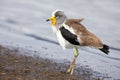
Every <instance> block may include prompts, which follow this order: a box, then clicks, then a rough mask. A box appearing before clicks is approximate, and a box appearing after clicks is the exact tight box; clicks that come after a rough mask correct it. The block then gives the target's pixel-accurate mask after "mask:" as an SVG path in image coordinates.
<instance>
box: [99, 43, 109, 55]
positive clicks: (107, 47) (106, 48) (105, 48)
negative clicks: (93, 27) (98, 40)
mask: <svg viewBox="0 0 120 80" xmlns="http://www.w3.org/2000/svg"><path fill="white" fill-rule="evenodd" d="M99 50H101V51H102V52H104V53H105V54H108V53H109V46H107V45H105V44H103V48H102V49H99Z"/></svg>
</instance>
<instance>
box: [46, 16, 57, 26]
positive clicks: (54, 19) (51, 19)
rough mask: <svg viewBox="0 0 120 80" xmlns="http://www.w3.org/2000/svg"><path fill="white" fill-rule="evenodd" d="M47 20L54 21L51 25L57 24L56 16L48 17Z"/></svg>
mask: <svg viewBox="0 0 120 80" xmlns="http://www.w3.org/2000/svg"><path fill="white" fill-rule="evenodd" d="M46 21H52V22H51V25H52V26H55V25H56V17H54V16H53V17H50V18H48V19H47V20H46Z"/></svg>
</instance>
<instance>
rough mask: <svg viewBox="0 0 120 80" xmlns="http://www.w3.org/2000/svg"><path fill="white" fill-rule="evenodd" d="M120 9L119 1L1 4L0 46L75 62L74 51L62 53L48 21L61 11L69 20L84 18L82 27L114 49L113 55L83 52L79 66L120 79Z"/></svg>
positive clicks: (23, 0) (24, 0)
mask: <svg viewBox="0 0 120 80" xmlns="http://www.w3.org/2000/svg"><path fill="white" fill-rule="evenodd" d="M119 8H120V1H119V0H100V1H98V0H75V1H70V0H60V1H56V0H51V1H50V0H19V1H18V0H0V44H3V45H11V46H17V47H22V48H27V49H30V50H33V51H34V50H36V51H38V54H35V55H39V56H42V57H46V58H53V59H58V60H63V59H67V60H72V58H73V52H72V50H65V51H64V50H62V48H61V47H60V46H59V45H58V43H57V39H56V37H55V34H53V32H52V30H51V26H50V23H47V22H46V21H45V20H46V19H47V18H49V17H50V16H51V13H52V12H53V11H54V10H56V9H61V10H63V11H64V12H65V14H66V15H67V16H68V17H69V18H84V19H85V20H84V21H83V22H82V24H84V25H85V26H86V27H87V28H88V29H89V30H90V31H91V32H93V33H94V34H96V35H97V36H98V37H100V38H101V39H102V41H103V42H104V43H105V44H108V45H109V46H110V54H109V55H105V54H104V53H102V52H100V51H98V50H95V49H92V48H88V47H87V48H80V49H79V52H80V55H79V57H78V59H77V64H82V65H89V66H90V67H91V68H92V69H93V70H94V71H98V72H101V73H105V74H108V76H110V77H112V78H111V79H120V76H119V74H120V34H119V32H120V27H119V25H120V22H119V21H120V10H119ZM46 48H47V50H46ZM41 52H42V53H43V54H40V53H41ZM31 55H34V54H31ZM58 56H60V57H58Z"/></svg>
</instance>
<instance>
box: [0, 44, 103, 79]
mask: <svg viewBox="0 0 120 80" xmlns="http://www.w3.org/2000/svg"><path fill="white" fill-rule="evenodd" d="M18 53H19V50H13V49H12V50H11V49H8V48H5V47H2V46H0V80H103V78H102V79H101V77H93V76H92V70H91V69H90V68H84V67H80V68H77V69H76V70H75V73H74V75H69V74H66V73H65V70H66V69H67V68H68V65H67V64H64V63H57V62H54V61H52V60H49V59H43V58H35V57H31V56H25V55H20V54H18Z"/></svg>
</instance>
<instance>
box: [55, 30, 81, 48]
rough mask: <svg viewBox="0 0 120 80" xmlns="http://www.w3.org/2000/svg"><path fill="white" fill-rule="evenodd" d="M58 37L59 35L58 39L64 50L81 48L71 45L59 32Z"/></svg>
mask: <svg viewBox="0 0 120 80" xmlns="http://www.w3.org/2000/svg"><path fill="white" fill-rule="evenodd" d="M56 35H57V38H58V42H59V43H60V45H61V46H62V47H63V49H66V48H76V47H79V46H77V45H73V44H71V43H69V42H68V41H67V40H65V39H64V38H63V36H62V34H61V32H60V31H59V30H58V31H57V32H56Z"/></svg>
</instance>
